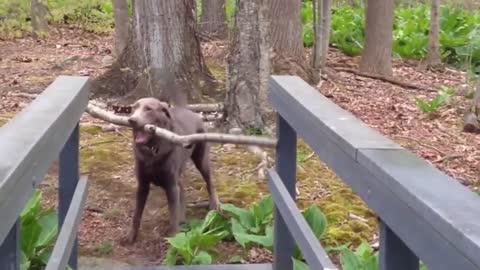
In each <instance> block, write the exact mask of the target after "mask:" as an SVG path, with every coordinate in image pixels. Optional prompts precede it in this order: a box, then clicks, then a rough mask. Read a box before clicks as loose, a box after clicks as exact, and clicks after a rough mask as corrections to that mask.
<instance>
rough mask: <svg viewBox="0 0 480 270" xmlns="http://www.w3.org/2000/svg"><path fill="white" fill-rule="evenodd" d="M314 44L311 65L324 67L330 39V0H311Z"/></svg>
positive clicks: (317, 67)
mask: <svg viewBox="0 0 480 270" xmlns="http://www.w3.org/2000/svg"><path fill="white" fill-rule="evenodd" d="M312 3H313V12H314V30H315V44H314V52H313V67H314V68H316V69H323V68H325V64H326V62H327V56H328V45H329V41H330V22H331V18H332V17H331V12H332V1H331V0H317V1H316V0H313V1H312Z"/></svg>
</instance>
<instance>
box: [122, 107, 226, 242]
mask: <svg viewBox="0 0 480 270" xmlns="http://www.w3.org/2000/svg"><path fill="white" fill-rule="evenodd" d="M129 122H130V124H131V125H132V126H133V135H134V138H135V132H139V130H141V129H142V127H143V126H144V125H145V124H154V125H156V126H159V127H161V128H165V129H168V130H170V131H173V132H175V133H177V134H179V135H187V134H192V133H203V132H205V127H204V125H203V121H202V119H201V118H200V117H199V116H198V115H197V114H196V113H194V112H192V111H190V110H188V109H186V108H182V107H174V108H171V107H169V106H168V105H167V104H166V103H163V102H160V101H158V100H157V99H154V98H144V99H140V100H138V101H137V102H135V104H134V106H133V112H132V115H131V116H130V118H129ZM133 151H134V156H135V173H136V178H137V184H138V186H137V194H136V205H135V211H134V216H133V224H132V229H131V231H130V233H129V235H128V236H127V238H126V239H125V240H126V242H127V243H133V242H135V240H136V239H137V236H138V231H139V227H140V222H141V218H142V213H143V210H144V208H145V204H146V201H147V198H148V195H149V192H150V184H153V185H156V186H160V187H161V188H163V189H164V191H165V194H166V197H167V202H168V210H169V219H170V234H174V233H176V232H178V229H179V225H180V223H182V222H184V221H185V211H186V198H185V190H184V183H183V181H182V180H181V176H182V174H183V172H184V170H185V167H186V165H187V161H188V160H189V159H191V160H192V161H193V163H194V165H195V167H196V168H197V170H198V171H199V172H200V174H201V175H202V177H203V179H204V180H205V182H206V185H207V190H208V193H209V206H210V209H217V208H218V205H219V201H218V196H217V193H216V190H215V186H214V183H213V181H212V177H211V171H210V161H209V145H208V144H207V143H206V142H199V143H196V144H194V145H192V146H190V147H182V146H179V145H175V144H173V143H170V142H168V141H166V140H164V139H161V138H158V137H154V136H152V138H151V139H150V141H149V143H148V144H146V145H143V144H137V143H135V139H134V141H133Z"/></svg>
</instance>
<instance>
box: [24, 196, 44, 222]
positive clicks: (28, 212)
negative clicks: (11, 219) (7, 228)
mask: <svg viewBox="0 0 480 270" xmlns="http://www.w3.org/2000/svg"><path fill="white" fill-rule="evenodd" d="M41 199H42V194H41V193H40V192H39V191H38V190H35V191H34V192H33V193H32V197H30V199H29V200H28V201H27V203H26V205H25V207H24V208H23V210H22V212H21V213H20V221H21V223H22V224H28V223H30V222H31V221H32V219H35V218H36V216H37V214H38V213H39V212H40V208H41V204H40V200H41Z"/></svg>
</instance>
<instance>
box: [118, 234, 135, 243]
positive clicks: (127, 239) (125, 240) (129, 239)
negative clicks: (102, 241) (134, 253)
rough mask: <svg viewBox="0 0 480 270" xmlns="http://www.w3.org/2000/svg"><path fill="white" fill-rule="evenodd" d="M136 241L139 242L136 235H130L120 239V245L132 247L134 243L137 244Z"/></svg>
mask: <svg viewBox="0 0 480 270" xmlns="http://www.w3.org/2000/svg"><path fill="white" fill-rule="evenodd" d="M136 240H137V235H136V234H134V233H129V234H128V235H126V236H124V237H123V238H122V239H120V245H122V246H128V245H132V244H133V243H135V241H136Z"/></svg>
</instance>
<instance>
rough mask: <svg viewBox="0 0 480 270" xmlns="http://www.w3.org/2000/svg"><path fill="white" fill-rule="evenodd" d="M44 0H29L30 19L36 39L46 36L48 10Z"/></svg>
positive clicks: (47, 30)
mask: <svg viewBox="0 0 480 270" xmlns="http://www.w3.org/2000/svg"><path fill="white" fill-rule="evenodd" d="M46 2H47V1H46V0H31V2H30V17H31V20H32V28H33V33H34V34H35V36H37V37H44V36H47V35H48V32H49V27H48V18H47V16H48V8H47V3H46Z"/></svg>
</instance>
